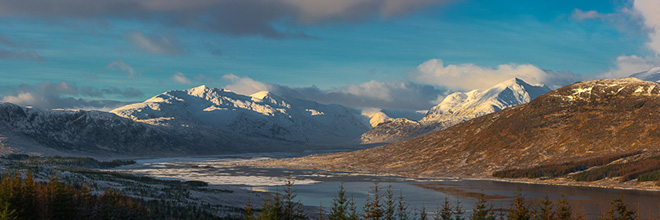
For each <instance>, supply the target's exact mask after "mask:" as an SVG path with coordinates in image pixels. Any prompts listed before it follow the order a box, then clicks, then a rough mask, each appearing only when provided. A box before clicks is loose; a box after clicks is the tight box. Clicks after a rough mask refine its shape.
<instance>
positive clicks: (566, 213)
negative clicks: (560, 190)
mask: <svg viewBox="0 0 660 220" xmlns="http://www.w3.org/2000/svg"><path fill="white" fill-rule="evenodd" d="M557 218H558V219H560V220H572V219H573V209H572V208H571V204H569V203H568V199H566V196H565V195H564V194H562V195H561V200H559V204H558V206H557Z"/></svg>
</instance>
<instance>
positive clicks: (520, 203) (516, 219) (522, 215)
mask: <svg viewBox="0 0 660 220" xmlns="http://www.w3.org/2000/svg"><path fill="white" fill-rule="evenodd" d="M529 207H530V205H529V204H527V203H526V202H525V197H524V196H523V195H522V193H521V191H520V190H518V192H516V196H515V197H514V198H513V204H511V210H509V214H508V215H507V219H510V220H530V219H532V211H531V210H530V208H529Z"/></svg>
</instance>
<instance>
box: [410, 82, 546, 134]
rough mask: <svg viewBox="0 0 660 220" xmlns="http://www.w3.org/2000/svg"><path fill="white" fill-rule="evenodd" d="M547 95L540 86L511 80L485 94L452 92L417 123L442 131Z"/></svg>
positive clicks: (544, 88) (482, 92) (487, 90)
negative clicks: (437, 124)
mask: <svg viewBox="0 0 660 220" xmlns="http://www.w3.org/2000/svg"><path fill="white" fill-rule="evenodd" d="M549 91H550V88H548V87H546V86H543V85H530V84H528V83H526V82H525V81H523V80H521V79H518V78H514V79H510V80H507V81H504V82H501V83H499V84H497V85H495V86H493V87H491V88H488V89H486V90H472V91H469V92H466V93H463V92H456V93H452V94H451V95H449V96H447V97H446V98H445V99H444V100H442V102H441V103H440V104H438V105H436V106H434V107H433V108H431V110H429V112H428V113H427V115H426V116H425V117H424V118H422V120H420V123H422V124H435V123H443V124H445V126H446V127H448V126H451V125H454V124H457V123H460V122H463V121H466V120H469V119H472V118H476V117H479V116H482V115H486V114H489V113H492V112H496V111H499V110H502V109H504V108H508V107H511V106H514V105H518V104H522V103H527V102H529V101H531V100H532V99H534V98H536V97H538V96H541V95H543V94H545V93H547V92H549Z"/></svg>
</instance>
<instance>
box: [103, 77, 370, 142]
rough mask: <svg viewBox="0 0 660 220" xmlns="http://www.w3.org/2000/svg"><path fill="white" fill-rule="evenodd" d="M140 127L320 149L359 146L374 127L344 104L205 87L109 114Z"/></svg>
mask: <svg viewBox="0 0 660 220" xmlns="http://www.w3.org/2000/svg"><path fill="white" fill-rule="evenodd" d="M111 112H112V113H114V114H117V115H119V116H121V117H125V118H129V119H132V120H135V121H138V122H145V123H148V124H153V125H162V126H170V127H211V128H215V129H219V130H221V131H223V132H227V133H233V134H242V135H247V136H251V137H262V138H269V139H275V140H283V141H292V142H298V143H308V144H316V145H344V144H350V143H359V137H360V135H361V134H362V133H364V132H365V131H367V130H368V129H369V128H370V127H371V126H370V125H369V123H368V119H367V118H366V117H364V116H361V115H360V112H358V111H355V110H352V109H348V108H346V107H343V106H340V105H324V104H319V103H316V102H313V101H307V100H301V99H295V98H285V97H280V96H277V95H275V94H273V93H270V92H267V91H262V92H257V93H255V94H252V95H249V96H246V95H240V94H236V93H234V92H231V91H229V90H225V89H217V88H209V87H206V86H204V85H202V86H199V87H195V88H192V89H187V90H175V91H169V92H165V93H162V94H160V95H157V96H154V97H152V98H150V99H148V100H146V101H144V102H142V103H136V104H132V105H127V106H124V107H120V108H117V109H114V110H112V111H111Z"/></svg>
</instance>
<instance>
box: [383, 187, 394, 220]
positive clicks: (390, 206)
mask: <svg viewBox="0 0 660 220" xmlns="http://www.w3.org/2000/svg"><path fill="white" fill-rule="evenodd" d="M395 211H396V206H395V204H394V193H392V185H387V191H386V193H385V209H384V211H383V215H384V216H383V217H384V219H385V220H394V219H395V216H394V214H395Z"/></svg>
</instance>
